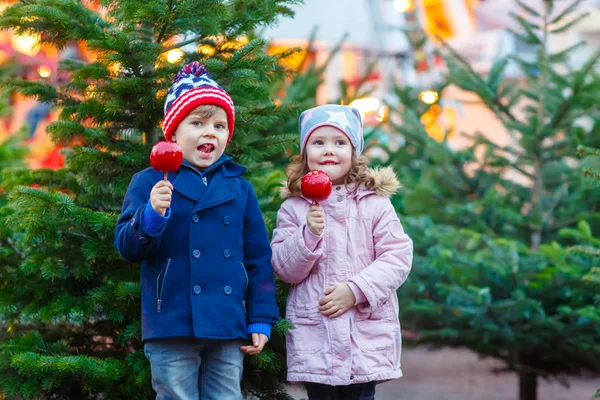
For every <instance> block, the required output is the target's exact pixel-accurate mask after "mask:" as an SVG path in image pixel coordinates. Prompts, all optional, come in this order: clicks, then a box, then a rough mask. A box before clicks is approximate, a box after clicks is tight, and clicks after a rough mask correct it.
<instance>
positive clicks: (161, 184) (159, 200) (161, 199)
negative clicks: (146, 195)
mask: <svg viewBox="0 0 600 400" xmlns="http://www.w3.org/2000/svg"><path fill="white" fill-rule="evenodd" d="M172 194H173V185H171V182H169V181H158V183H157V184H156V185H154V187H153V188H152V191H151V192H150V205H152V208H153V209H154V211H156V212H157V213H159V214H160V215H162V216H163V217H164V216H165V214H166V213H167V209H168V208H169V207H171V196H172Z"/></svg>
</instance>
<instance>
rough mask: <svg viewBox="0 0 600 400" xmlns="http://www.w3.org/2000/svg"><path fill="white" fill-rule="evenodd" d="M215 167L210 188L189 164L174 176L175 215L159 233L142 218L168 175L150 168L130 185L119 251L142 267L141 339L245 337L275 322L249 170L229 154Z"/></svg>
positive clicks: (267, 252)
mask: <svg viewBox="0 0 600 400" xmlns="http://www.w3.org/2000/svg"><path fill="white" fill-rule="evenodd" d="M214 166H215V167H216V168H213V169H212V170H211V171H210V173H209V175H208V178H209V179H208V181H209V184H208V186H205V185H204V183H203V182H202V177H201V175H200V173H199V172H198V171H197V170H196V169H195V168H193V167H192V166H191V165H190V164H188V163H186V162H184V164H183V165H182V166H181V169H180V170H179V171H178V172H175V173H170V174H169V181H170V182H171V183H172V184H173V186H174V190H173V196H172V199H171V216H170V218H169V220H168V221H167V223H166V224H164V225H163V226H162V228H161V229H159V230H158V232H157V233H156V234H152V233H150V232H148V230H147V229H146V227H145V224H144V215H143V213H144V209H145V207H146V205H147V203H148V200H149V198H150V191H151V190H152V187H153V186H154V185H155V184H156V183H157V182H158V181H159V180H161V179H163V174H162V173H160V172H157V171H155V170H154V169H152V168H147V169H145V170H143V171H141V172H138V173H137V174H135V175H134V176H133V178H132V180H131V183H130V184H129V188H128V190H127V194H126V195H125V200H124V202H123V209H122V214H121V217H120V218H119V221H118V222H117V228H116V232H115V246H116V247H117V249H118V251H119V253H121V255H122V256H123V257H124V258H126V259H127V260H129V261H132V262H142V267H141V281H140V284H141V292H142V339H143V340H148V339H157V338H168V337H196V338H213V339H235V338H247V324H250V323H267V324H270V325H273V324H274V323H275V322H276V321H277V318H278V316H279V313H278V309H277V306H276V303H275V281H274V276H273V272H272V267H271V247H270V244H269V239H268V235H267V230H266V227H265V222H264V219H263V217H262V214H261V212H260V209H259V205H258V200H257V199H256V195H255V193H254V190H253V188H252V185H251V184H250V183H249V182H248V181H247V180H246V179H244V178H242V174H243V173H244V172H245V171H246V168H245V167H242V166H240V165H238V164H236V163H234V162H233V161H231V158H230V157H228V156H225V155H223V157H222V158H221V159H220V160H219V161H218V162H217V163H216V164H215V165H214ZM200 185H202V186H200ZM203 186H204V187H203Z"/></svg>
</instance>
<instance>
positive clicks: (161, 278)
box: [156, 258, 171, 313]
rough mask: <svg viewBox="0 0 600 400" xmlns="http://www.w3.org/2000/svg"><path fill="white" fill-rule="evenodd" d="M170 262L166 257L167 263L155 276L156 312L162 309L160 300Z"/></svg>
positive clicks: (161, 300) (161, 299)
mask: <svg viewBox="0 0 600 400" xmlns="http://www.w3.org/2000/svg"><path fill="white" fill-rule="evenodd" d="M170 264H171V259H170V258H167V263H166V265H165V266H164V268H163V269H162V270H161V271H160V272H159V273H158V276H157V277H156V312H157V313H160V312H161V311H162V302H163V290H164V288H165V280H166V279H167V274H168V273H169V265H170Z"/></svg>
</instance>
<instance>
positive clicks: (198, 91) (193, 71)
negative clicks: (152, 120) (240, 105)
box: [163, 61, 235, 144]
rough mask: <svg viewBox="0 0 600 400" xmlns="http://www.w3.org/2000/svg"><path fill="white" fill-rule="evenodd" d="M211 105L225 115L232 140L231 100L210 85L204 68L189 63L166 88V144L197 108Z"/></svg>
mask: <svg viewBox="0 0 600 400" xmlns="http://www.w3.org/2000/svg"><path fill="white" fill-rule="evenodd" d="M204 104H212V105H215V106H219V107H221V108H222V109H223V110H224V111H225V113H226V114H227V126H228V128H229V138H228V139H227V144H229V142H230V141H231V137H232V136H233V127H234V124H235V109H234V105H233V100H231V97H230V96H229V94H228V93H227V92H226V91H225V90H224V89H223V88H222V87H221V86H219V85H218V84H217V82H215V81H213V80H212V79H211V77H210V75H209V74H208V71H207V70H206V68H205V67H204V65H202V64H200V63H199V62H198V61H193V62H191V63H189V64H187V65H186V66H184V67H183V68H182V69H181V70H180V71H179V73H178V74H177V76H176V77H175V79H174V80H173V85H171V87H170V88H169V93H168V95H167V100H166V101H165V119H164V120H163V133H164V135H165V139H166V140H167V141H171V136H173V134H174V133H175V131H176V130H177V127H178V126H179V124H180V123H181V121H183V120H184V119H185V117H187V116H188V114H189V113H190V112H192V111H194V110H195V109H196V108H198V107H199V106H201V105H204Z"/></svg>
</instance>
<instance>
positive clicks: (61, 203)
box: [0, 0, 296, 400]
mask: <svg viewBox="0 0 600 400" xmlns="http://www.w3.org/2000/svg"><path fill="white" fill-rule="evenodd" d="M295 2H296V1H295V0H267V1H264V0H261V1H253V0H251V1H249V0H243V1H242V0H234V1H217V0H180V1H177V0H164V1H163V0H157V1H153V2H139V1H130V0H118V1H110V2H109V1H100V2H94V1H92V2H86V3H82V2H79V1H74V0H40V1H36V2H30V1H25V0H23V1H19V2H16V3H14V4H13V5H11V6H10V7H9V8H7V9H5V10H4V11H3V14H2V16H1V17H0V26H1V27H2V29H13V30H14V31H15V32H16V33H28V34H32V35H38V37H39V38H40V40H41V41H42V42H45V43H50V44H52V45H54V46H56V47H57V48H59V49H65V48H68V47H69V46H73V45H78V46H79V47H80V48H83V50H84V54H83V55H82V56H81V57H80V58H79V59H65V60H64V61H63V62H62V63H61V71H62V73H63V74H65V79H63V83H62V84H61V85H60V86H58V87H54V86H52V85H49V84H44V83H41V82H30V81H23V80H17V79H4V80H2V84H3V86H4V87H8V88H11V89H15V90H18V91H20V92H21V93H23V94H25V95H28V96H32V97H35V98H37V99H38V100H41V101H49V102H52V103H53V105H54V106H55V107H56V108H57V109H58V110H59V112H60V114H59V120H58V121H56V122H54V123H52V124H51V125H50V126H49V127H48V133H49V134H50V135H52V138H53V140H54V141H55V143H57V144H59V145H61V146H64V148H65V150H64V152H65V154H66V158H67V164H66V167H65V168H63V169H60V170H57V171H49V170H35V171H31V170H24V169H21V170H15V169H11V170H10V171H6V172H5V173H4V174H3V185H4V187H5V189H7V190H9V197H10V200H11V203H10V209H7V210H9V212H7V213H6V214H3V217H4V220H5V229H4V230H3V231H2V238H3V241H2V246H3V247H2V251H3V252H5V253H6V252H10V251H12V253H10V254H9V255H10V259H9V260H8V261H4V260H5V258H4V257H3V258H2V260H3V269H2V271H3V277H6V280H3V282H6V284H3V285H2V286H1V287H0V314H1V318H2V319H3V320H4V321H5V323H6V324H7V331H8V337H7V338H6V340H5V341H3V343H1V344H0V393H2V394H3V395H4V396H6V397H8V398H28V399H50V398H52V399H83V398H88V399H107V400H108V399H125V398H127V399H147V398H150V396H151V386H150V375H149V374H150V370H149V365H148V363H147V361H146V359H145V357H144V354H143V352H141V351H140V350H141V343H140V321H139V316H140V315H139V314H140V306H139V292H140V289H139V285H138V281H139V266H138V265H135V264H130V263H127V262H125V261H124V260H122V259H121V258H120V257H119V255H118V253H117V252H116V250H115V249H114V248H113V245H112V243H113V232H114V227H115V222H116V219H117V217H118V214H119V211H120V207H121V202H122V199H123V196H124V192H125V189H126V187H127V185H128V183H129V181H130V179H131V176H132V175H133V173H135V172H137V171H139V170H141V169H143V168H145V167H147V166H148V155H149V151H150V147H151V146H152V145H153V144H154V143H155V142H156V141H158V140H159V138H161V136H162V132H161V130H160V120H161V118H162V114H163V104H164V100H165V96H166V90H167V89H168V87H169V86H170V84H171V80H172V78H173V77H174V76H175V74H176V72H177V71H178V70H179V68H181V66H182V65H183V64H184V63H186V62H189V61H192V60H199V61H201V62H202V63H203V64H204V65H205V66H206V67H207V69H208V70H209V71H210V73H211V75H212V77H213V78H214V79H215V80H217V81H218V82H219V83H220V84H221V85H222V86H223V87H224V88H225V89H226V90H227V91H228V92H229V93H230V94H231V96H232V98H233V99H234V101H235V103H236V133H235V138H234V140H233V141H232V143H231V144H230V146H229V147H228V153H229V154H230V155H232V156H233V157H234V158H235V159H236V161H239V162H241V163H243V164H246V165H247V166H249V167H250V170H249V171H250V174H249V175H248V176H249V178H250V179H251V180H252V181H253V182H258V181H259V180H260V178H261V177H263V178H264V176H266V175H268V174H270V173H271V171H270V170H271V169H272V168H273V165H272V164H271V163H269V162H268V160H269V158H270V157H271V155H273V154H278V153H280V152H281V151H282V149H284V148H285V147H286V146H287V145H288V143H289V141H290V139H291V138H292V137H293V138H294V139H295V137H296V136H295V134H291V133H290V132H285V131H282V130H281V129H280V130H277V131H271V130H270V128H271V127H273V126H276V125H281V124H282V123H283V122H284V121H286V120H289V119H290V118H291V114H292V113H293V111H294V110H293V109H286V108H285V107H276V106H275V105H274V104H273V102H272V99H271V95H272V92H273V90H274V87H275V86H276V83H277V82H279V81H281V80H282V79H283V78H284V76H285V71H284V69H283V68H282V67H281V65H280V63H279V62H278V61H279V59H280V58H281V57H285V56H286V54H283V55H268V54H267V53H266V43H265V42H264V41H263V40H260V39H257V38H253V30H254V29H255V28H257V27H260V26H263V25H266V24H269V23H272V22H273V21H275V20H276V18H277V17H279V16H282V15H291V11H290V8H289V6H290V5H292V4H293V3H295ZM32 186H34V187H32ZM271 189H272V187H271V186H269V185H262V186H260V185H259V186H258V187H257V192H258V196H259V198H260V199H261V201H262V202H263V203H265V202H267V199H269V198H270V196H271V195H272V194H271V192H269V191H270V190H271ZM4 239H6V241H5V240H4ZM8 240H10V242H8ZM5 243H10V246H6V247H5ZM285 329H286V324H285V323H281V324H279V325H278V326H276V327H275V329H274V334H273V340H272V343H271V344H270V345H269V347H268V348H267V349H266V350H265V351H264V352H263V353H262V354H261V355H259V356H255V357H249V358H247V365H246V367H247V368H246V373H245V379H244V385H245V389H246V391H247V392H249V393H253V394H256V395H259V396H261V397H262V398H269V399H277V398H287V395H286V394H285V392H284V391H283V389H282V386H281V383H282V381H283V377H284V370H285V368H284V358H283V355H282V354H283V353H282V345H281V343H282V341H283V339H282V338H283V335H284V332H285Z"/></svg>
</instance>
